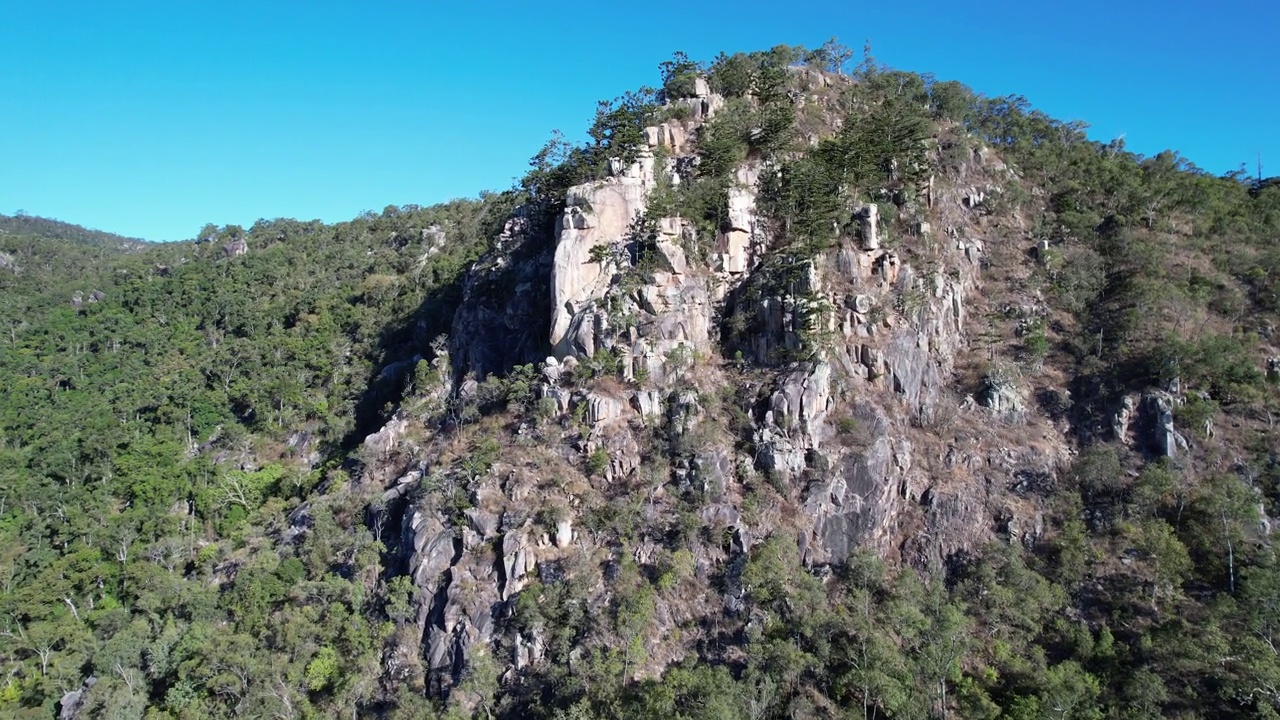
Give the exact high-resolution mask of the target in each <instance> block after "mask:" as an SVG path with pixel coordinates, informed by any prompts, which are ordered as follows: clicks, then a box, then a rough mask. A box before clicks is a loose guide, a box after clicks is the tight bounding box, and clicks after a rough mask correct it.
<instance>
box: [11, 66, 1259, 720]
mask: <svg viewBox="0 0 1280 720" xmlns="http://www.w3.org/2000/svg"><path fill="white" fill-rule="evenodd" d="M853 60H854V58H853V53H851V52H850V51H849V50H848V49H847V48H844V47H843V46H841V45H839V44H838V43H836V42H834V41H832V42H830V43H828V44H826V45H824V46H823V47H822V48H819V49H818V50H814V51H809V50H805V49H803V48H793V47H787V46H779V47H777V48H774V49H772V50H769V51H766V52H756V53H742V54H735V55H731V56H730V55H723V54H722V55H720V56H719V57H717V58H716V59H715V60H713V61H712V62H707V63H703V62H696V61H693V60H690V59H689V58H688V57H686V56H685V55H684V54H682V53H677V54H676V55H675V56H674V57H673V58H672V59H671V60H669V61H667V62H664V63H662V64H661V65H660V66H659V70H660V76H659V79H660V84H661V87H659V88H642V89H639V90H636V91H632V92H628V93H626V94H624V95H623V96H621V97H619V98H617V99H615V100H612V101H607V102H602V103H600V105H599V107H598V109H597V112H596V116H595V118H594V122H593V123H592V125H591V127H590V130H589V137H590V140H589V141H588V142H586V143H584V144H581V145H572V144H570V143H568V142H566V141H565V140H564V139H563V137H561V136H560V135H559V134H556V135H555V136H553V138H552V140H551V141H550V142H548V144H547V145H546V146H545V147H544V148H542V150H541V151H539V152H538V153H537V154H536V155H535V156H534V157H533V159H532V161H531V167H530V170H529V172H528V174H527V175H526V176H525V177H524V178H523V179H522V180H521V181H520V182H519V183H518V184H517V186H516V187H514V188H512V189H510V190H507V191H504V192H500V193H491V194H483V195H482V196H481V197H480V198H478V199H471V200H455V201H452V202H449V203H445V204H441V205H437V206H432V207H426V208H423V207H417V206H405V207H395V206H389V207H387V208H386V209H385V210H383V211H382V212H381V213H372V212H369V213H365V214H363V215H361V216H360V217H358V218H355V219H353V220H351V221H349V222H343V223H337V224H331V225H329V224H324V223H321V222H318V221H310V222H305V221H297V220H287V219H276V220H260V221H259V222H257V223H255V224H254V225H253V226H252V227H250V228H248V229H245V228H241V227H238V226H221V227H220V226H215V225H208V226H205V227H204V228H202V229H200V230H199V231H198V232H197V233H196V236H195V238H193V239H192V240H191V241H186V242H176V243H143V242H141V241H138V240H135V239H131V238H124V237H120V236H117V235H113V234H110V233H105V232H100V231H94V230H86V229H84V228H80V227H78V226H74V225H68V224H66V223H62V222H58V221H56V220H48V219H44V218H35V217H29V216H26V215H18V216H15V217H8V216H0V717H6V718H7V717H19V718H26V717H30V718H48V717H54V716H58V717H61V718H67V719H71V718H97V717H111V718H148V719H149V720H150V719H159V718H172V719H174V720H177V719H179V718H241V717H252V718H259V717H262V718H266V717H276V718H293V717H362V718H365V717H367V718H383V717H394V718H444V717H448V718H461V717H484V718H493V717H501V718H512V719H514V718H545V719H547V720H551V719H553V718H554V719H562V718H563V719H570V718H595V717H627V718H661V719H662V720H674V719H675V718H725V719H729V718H734V719H736V718H833V719H834V718H851V717H858V718H902V719H912V720H914V719H917V718H930V717H933V718H951V717H955V718H1018V719H1021V718H1026V719H1030V718H1048V717H1052V718H1063V719H1068V718H1069V719H1084V718H1090V719H1096V718H1126V719H1130V718H1151V719H1155V718H1201V717H1214V718H1218V717H1223V718H1225V717H1233V718H1234V717H1249V718H1276V717H1280V652H1278V651H1277V647H1276V643H1277V642H1278V641H1280V639H1278V638H1277V634H1278V633H1280V602H1277V598H1278V597H1280V568H1277V564H1276V558H1275V553H1274V546H1273V543H1272V539H1271V529H1272V526H1273V518H1276V517H1280V508H1278V507H1277V504H1278V503H1280V449H1278V448H1280V436H1278V435H1277V429H1276V423H1275V419H1276V418H1277V417H1280V395H1278V394H1277V389H1276V388H1277V385H1276V384H1277V381H1280V339H1277V338H1276V332H1277V327H1280V183H1277V182H1276V179H1274V178H1271V179H1263V178H1249V177H1247V176H1246V175H1244V174H1243V173H1239V174H1230V175H1227V176H1225V177H1215V176H1212V175H1209V174H1207V173H1205V172H1203V171H1200V170H1198V169H1196V168H1195V167H1194V166H1193V165H1191V164H1190V163H1189V162H1188V161H1187V160H1186V159H1184V158H1182V157H1180V156H1179V155H1177V154H1176V153H1173V152H1164V153H1160V154H1158V155H1156V156H1153V157H1142V156H1139V155H1135V154H1133V153H1130V152H1128V151H1126V150H1125V148H1124V147H1123V143H1122V142H1120V141H1116V142H1112V143H1099V142H1095V141H1091V140H1089V139H1088V138H1087V136H1086V134H1085V126H1084V125H1083V124H1081V123H1068V122H1061V121H1058V120H1055V119H1053V118H1050V117H1048V116H1046V115H1045V114H1044V113H1041V112H1039V111H1037V110H1034V109H1033V108H1031V107H1030V105H1029V104H1028V103H1027V101H1026V100H1025V99H1023V98H1020V97H1007V98H986V97H982V96H980V95H977V94H975V93H973V92H972V91H971V90H970V89H969V88H967V87H965V86H964V85H962V84H960V83H958V82H952V81H942V80H938V79H936V78H934V77H933V76H931V75H920V74H915V73H907V72H902V71H897V70H893V69H891V68H886V67H883V66H881V65H879V64H878V63H877V62H876V61H875V60H874V59H873V58H872V57H870V53H869V49H868V50H867V51H864V53H863V57H862V60H861V62H860V63H859V64H858V65H857V66H856V67H850V65H851V64H852V62H853ZM193 229H194V228H193Z"/></svg>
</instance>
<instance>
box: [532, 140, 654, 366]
mask: <svg viewBox="0 0 1280 720" xmlns="http://www.w3.org/2000/svg"><path fill="white" fill-rule="evenodd" d="M653 184H654V176H653V157H652V155H647V156H645V157H642V158H641V159H640V160H638V161H637V162H636V163H635V165H633V166H632V167H631V168H628V169H627V171H626V172H625V173H623V174H622V175H621V176H620V177H615V178H610V179H609V180H606V181H604V182H600V183H590V184H587V185H579V186H577V187H574V188H572V189H570V190H569V196H568V199H567V201H566V202H567V204H568V207H567V208H565V211H564V215H562V216H561V218H560V220H559V221H558V222H557V224H556V252H555V261H554V263H553V265H552V267H551V312H552V315H551V345H552V347H553V348H555V351H556V354H557V355H558V356H560V357H563V356H565V355H568V354H570V352H571V350H572V341H571V340H567V339H566V336H567V335H568V334H569V331H570V326H571V325H572V324H573V322H574V320H575V319H576V318H578V317H580V316H581V315H582V313H583V311H584V309H585V308H586V307H587V306H589V305H590V304H591V303H592V302H594V301H598V300H600V299H602V298H603V297H604V291H605V290H607V289H608V287H609V280H610V279H611V277H612V274H613V272H614V270H615V269H616V267H615V261H614V260H613V259H612V258H609V257H608V253H607V252H606V253H599V252H597V253H596V254H595V255H594V256H593V251H596V249H597V248H602V249H605V250H606V251H607V250H608V249H609V248H610V246H615V245H616V246H617V247H618V249H619V251H621V249H622V246H623V245H625V244H626V243H627V240H628V234H629V233H630V232H632V231H633V230H634V228H633V227H632V225H633V223H634V222H635V220H636V218H637V217H638V216H639V215H640V214H641V213H642V212H644V208H645V194H646V192H647V190H648V189H649V188H651V187H652V186H653Z"/></svg>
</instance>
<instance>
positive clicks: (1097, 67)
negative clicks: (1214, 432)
mask: <svg viewBox="0 0 1280 720" xmlns="http://www.w3.org/2000/svg"><path fill="white" fill-rule="evenodd" d="M833 35H835V36H839V37H840V39H841V40H842V41H843V42H844V43H845V44H847V45H849V46H850V47H854V48H856V49H859V50H860V49H861V47H862V44H863V41H864V39H866V38H870V40H871V43H872V47H873V54H874V55H875V57H876V58H877V59H878V60H880V61H881V62H883V63H887V64H889V65H892V66H894V67H899V68H904V69H908V70H918V71H926V72H933V73H935V74H936V75H937V76H938V77H939V78H942V79H956V80H960V81H962V82H965V83H967V84H969V85H970V86H972V87H973V88H974V89H975V90H978V91H979V92H983V93H986V94H988V95H1004V94H1008V93H1018V94H1022V95H1025V96H1027V97H1028V98H1029V99H1030V100H1031V102H1032V103H1033V104H1035V105H1036V106H1037V107H1040V108H1042V109H1044V110H1046V111H1047V112H1049V113H1050V114H1052V115H1054V116H1056V117H1060V118H1063V119H1080V120H1085V121H1086V122H1088V123H1089V124H1090V125H1091V126H1092V131H1091V133H1092V135H1093V136H1094V137H1096V138H1099V139H1110V138H1113V137H1116V136H1118V135H1120V134H1122V133H1123V134H1124V135H1125V137H1126V142H1127V143H1128V147H1129V148H1130V149H1131V150H1134V151H1137V152H1142V153H1146V154H1154V153H1155V152H1158V151H1160V150H1162V149H1165V148H1174V149H1177V150H1179V151H1181V152H1182V153H1183V154H1184V155H1185V156H1187V157H1188V158H1190V159H1191V160H1192V161H1193V162H1195V163H1196V164H1197V165H1199V166H1201V167H1203V168H1205V169H1207V170H1210V171H1213V172H1215V173H1221V172H1225V171H1227V170H1233V169H1236V168H1238V167H1239V166H1240V164H1241V163H1247V164H1248V166H1249V170H1250V172H1253V169H1254V163H1255V158H1256V155H1257V153H1258V152H1261V154H1262V162H1263V165H1264V168H1263V172H1264V174H1267V175H1280V92H1278V91H1280V56H1277V54H1276V53H1275V50H1274V47H1275V42H1276V40H1277V38H1278V37H1280V3H1278V2H1274V1H1272V2H1263V1H1262V0H1222V1H1221V2H1216V3H1206V2H1186V1H1183V2H1177V1H1176V0H1175V1H1174V2H1167V1H1165V2H1147V1H1145V0H1143V1H1140V2H1138V1H1135V2H1128V1H1126V0H1110V1H1109V2H1101V1H1098V0H1079V1H1078V2H1073V3H1039V2H1035V3H1033V2H1026V1H1025V0H1021V1H1019V2H1010V1H1004V0H1000V1H997V2H987V3H957V2H954V0H951V1H949V2H935V1H933V0H916V1H915V2H912V3H892V2H889V3H886V2H875V3H871V2H860V1H856V0H855V1H851V0H842V1H841V2H829V3H820V2H791V3H777V2H757V1H755V0H740V1H738V2H664V1H660V0H648V1H647V2H642V3H626V4H622V3H601V2H562V3H554V4H553V3H534V2H521V3H516V2H484V1H477V2H378V1H376V0H368V1H365V2H356V1H355V0H350V1H348V2H329V1H326V0H313V1H311V2H305V3H304V2H290V1H286V0H270V1H264V0H257V1H255V2H238V1H235V0H223V1H221V2H186V1H183V2H171V1H169V2H146V3H143V2H123V1H119V2H104V1H102V0H98V1H96V2H59V1H58V0H0V212H2V213H13V212H15V211H17V210H24V211H26V212H28V213H31V214H33V215H44V216H49V217H56V218H59V219H63V220H67V221H69V222H74V223H79V224H82V225H87V226H90V227H95V228H99V229H103V230H110V231H113V232H118V233H122V234H126V235H133V236H139V237H143V238H146V239H150V240H177V239H186V238H190V237H192V236H194V235H195V233H196V232H197V230H198V229H199V228H200V226H201V225H203V224H204V223H206V222H213V223H217V224H227V223H237V224H242V225H245V226H248V225H250V224H252V223H253V222H254V221H255V220H256V219H258V218H260V217H267V218H274V217H297V218H301V219H312V218H320V219H323V220H326V221H336V220H343V219H347V218H350V217H353V216H354V215H356V214H358V213H359V212H361V211H362V210H375V211H378V210H381V209H382V208H383V207H385V206H386V205H388V204H396V205H400V204H406V203H417V204H420V205H427V204H431V203H434V202H439V201H443V200H447V199H450V198H453V197H463V196H472V195H475V194H477V193H478V192H479V191H480V190H484V189H503V188H506V187H509V186H510V185H511V183H512V181H513V179H514V178H516V177H518V176H520V175H521V174H523V172H524V170H525V169H526V167H527V161H528V158H529V157H530V156H532V155H533V154H534V153H535V152H537V150H538V149H539V148H540V147H541V146H542V144H543V143H544V142H545V141H546V139H547V138H548V137H549V135H550V133H551V131H552V130H553V129H557V128H558V129H561V130H563V131H564V132H565V133H566V134H568V135H570V136H571V137H574V136H578V135H580V134H581V133H582V131H583V130H585V128H586V127H587V125H589V123H590V120H591V117H592V114H593V112H594V108H595V101H596V100H598V99H603V98H610V97H614V96H616V95H618V94H620V93H621V92H622V91H624V90H627V89H631V88H634V87H637V86H639V85H642V84H656V82H657V65H658V63H659V62H661V61H662V60H664V59H667V58H668V57H670V55H671V53H672V52H673V51H675V50H684V51H686V52H687V53H689V55H690V56H691V57H694V58H698V59H710V58H711V57H713V56H714V55H715V54H716V53H717V52H718V51H720V50H725V51H728V52H733V51H737V50H756V49H765V48H768V47H771V46H773V45H776V44H778V43H788V44H804V45H807V46H810V47H815V46H817V45H820V44H821V43H822V42H823V41H824V40H826V39H827V38H829V37H831V36H833Z"/></svg>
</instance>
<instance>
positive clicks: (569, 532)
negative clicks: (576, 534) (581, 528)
mask: <svg viewBox="0 0 1280 720" xmlns="http://www.w3.org/2000/svg"><path fill="white" fill-rule="evenodd" d="M572 542H573V519H572V518H569V517H563V518H561V519H560V520H558V521H556V547H558V548H567V547H569V545H570V543H572Z"/></svg>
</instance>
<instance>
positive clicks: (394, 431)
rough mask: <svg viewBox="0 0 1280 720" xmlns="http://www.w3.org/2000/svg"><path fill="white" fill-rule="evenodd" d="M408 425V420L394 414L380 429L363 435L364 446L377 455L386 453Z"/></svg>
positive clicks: (394, 444)
mask: <svg viewBox="0 0 1280 720" xmlns="http://www.w3.org/2000/svg"><path fill="white" fill-rule="evenodd" d="M408 427H409V420H408V419H407V418H405V417H403V416H401V415H396V416H395V417H393V418H391V420H390V421H388V422H387V424H386V425H383V426H382V429H381V430H379V431H378V432H376V433H372V434H370V435H367V436H365V439H364V446H365V447H367V448H369V450H371V451H373V452H374V453H377V454H378V455H386V454H387V453H389V452H391V450H392V449H393V448H394V447H395V446H396V441H397V440H399V439H400V436H401V435H403V434H404V431H405V430H406V429H407V428H408Z"/></svg>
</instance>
